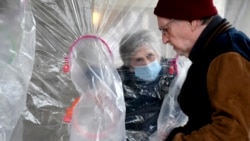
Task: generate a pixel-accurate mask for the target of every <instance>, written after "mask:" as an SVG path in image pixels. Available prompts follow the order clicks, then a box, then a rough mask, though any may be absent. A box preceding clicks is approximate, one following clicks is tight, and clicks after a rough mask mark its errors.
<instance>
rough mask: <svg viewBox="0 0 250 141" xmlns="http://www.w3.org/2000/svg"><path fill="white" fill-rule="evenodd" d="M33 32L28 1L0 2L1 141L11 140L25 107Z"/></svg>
mask: <svg viewBox="0 0 250 141" xmlns="http://www.w3.org/2000/svg"><path fill="white" fill-rule="evenodd" d="M35 33H36V25H35V21H34V17H33V15H32V12H31V10H30V7H29V3H28V1H24V0H12V1H9V0H8V1H7V0H2V1H0V40H1V41H0V48H1V50H0V140H1V141H9V140H10V138H11V135H12V134H13V131H14V128H15V127H16V124H17V122H18V120H19V118H20V116H21V114H22V112H23V110H24V109H25V105H26V97H27V90H28V86H29V82H30V78H31V74H32V70H33V63H34V57H35V40H36V34H35ZM13 136H15V135H13Z"/></svg>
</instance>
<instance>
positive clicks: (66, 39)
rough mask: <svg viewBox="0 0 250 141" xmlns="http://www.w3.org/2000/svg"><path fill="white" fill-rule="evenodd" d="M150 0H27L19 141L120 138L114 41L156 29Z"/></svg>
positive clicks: (121, 102)
mask: <svg viewBox="0 0 250 141" xmlns="http://www.w3.org/2000/svg"><path fill="white" fill-rule="evenodd" d="M155 3H156V1H155V2H152V1H141V0H125V1H121V0H31V4H32V10H33V13H34V16H35V20H36V22H37V46H36V60H35V65H34V71H33V76H32V81H31V85H30V89H29V93H28V100H27V110H26V111H25V112H24V114H23V119H22V121H21V123H22V124H20V126H19V127H20V128H22V129H23V136H22V137H21V138H22V140H23V141H34V140H36V141H39V140H42V139H45V138H46V141H69V140H70V141H78V140H79V141H80V140H87V141H106V140H107V141H122V140H125V125H124V124H125V122H124V118H125V103H124V98H123V90H122V84H121V80H120V77H119V76H118V73H117V71H116V67H118V66H119V65H120V64H121V61H120V60H121V59H120V56H119V53H118V50H119V41H120V40H121V38H122V37H123V36H124V35H125V34H126V33H128V32H134V31H136V30H139V29H142V28H152V27H153V28H155V29H157V27H156V26H155V23H154V22H152V21H153V20H152V19H151V17H150V16H152V17H153V16H154V15H153V12H152V11H153V8H152V7H154V6H155ZM154 21H155V22H156V18H155V20H154ZM154 26H155V27H154ZM71 105H72V106H71ZM71 116H72V117H71Z"/></svg>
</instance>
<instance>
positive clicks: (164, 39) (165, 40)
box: [162, 35, 169, 44]
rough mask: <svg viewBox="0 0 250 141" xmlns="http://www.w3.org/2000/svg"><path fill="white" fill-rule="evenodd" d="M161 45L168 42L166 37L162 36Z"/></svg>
mask: <svg viewBox="0 0 250 141" xmlns="http://www.w3.org/2000/svg"><path fill="white" fill-rule="evenodd" d="M162 42H163V44H167V43H168V42H169V38H168V37H167V36H166V35H162Z"/></svg>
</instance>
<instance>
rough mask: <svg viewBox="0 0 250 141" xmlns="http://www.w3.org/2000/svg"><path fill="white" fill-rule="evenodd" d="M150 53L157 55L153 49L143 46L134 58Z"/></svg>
mask: <svg viewBox="0 0 250 141" xmlns="http://www.w3.org/2000/svg"><path fill="white" fill-rule="evenodd" d="M148 53H153V54H156V52H155V50H154V49H152V48H151V47H148V46H142V47H140V48H138V49H137V50H136V51H135V53H134V55H133V57H137V56H143V55H147V54H148Z"/></svg>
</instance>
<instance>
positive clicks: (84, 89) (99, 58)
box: [69, 35, 125, 141]
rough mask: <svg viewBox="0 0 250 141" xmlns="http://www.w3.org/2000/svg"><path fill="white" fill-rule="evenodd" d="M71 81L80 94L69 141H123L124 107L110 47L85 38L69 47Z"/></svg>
mask: <svg viewBox="0 0 250 141" xmlns="http://www.w3.org/2000/svg"><path fill="white" fill-rule="evenodd" d="M69 64H70V73H71V78H72V81H73V83H74V85H75V87H76V89H77V91H78V92H79V94H80V100H79V102H78V103H77V105H76V107H75V109H74V110H73V119H72V122H71V123H72V124H71V132H70V141H83V140H86V141H125V122H124V120H125V103H124V98H123V90H122V84H121V80H120V77H119V75H118V72H117V71H116V69H115V67H114V65H113V61H112V54H111V52H110V50H109V46H108V45H107V44H106V43H105V41H103V40H102V39H101V38H98V37H97V36H93V35H92V36H90V35H85V36H83V37H81V38H79V39H78V40H77V41H76V42H75V43H74V44H73V46H72V47H71V53H70V55H69Z"/></svg>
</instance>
